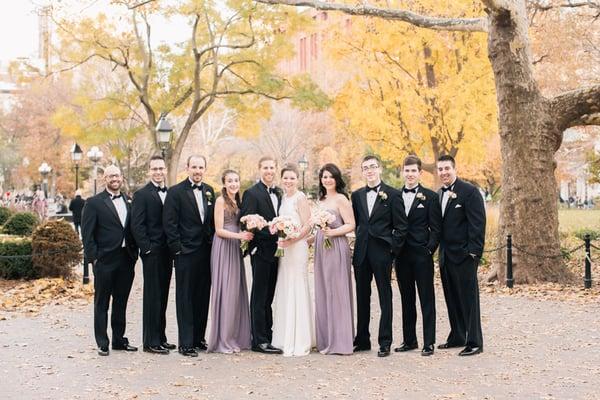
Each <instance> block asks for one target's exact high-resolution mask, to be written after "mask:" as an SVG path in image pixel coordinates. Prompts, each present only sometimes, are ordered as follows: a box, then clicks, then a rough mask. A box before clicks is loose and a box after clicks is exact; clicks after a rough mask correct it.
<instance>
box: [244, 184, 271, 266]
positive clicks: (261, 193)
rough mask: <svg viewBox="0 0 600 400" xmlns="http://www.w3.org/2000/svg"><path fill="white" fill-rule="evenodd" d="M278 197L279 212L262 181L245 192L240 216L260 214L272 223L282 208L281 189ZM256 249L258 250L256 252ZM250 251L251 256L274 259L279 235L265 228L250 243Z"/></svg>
mask: <svg viewBox="0 0 600 400" xmlns="http://www.w3.org/2000/svg"><path fill="white" fill-rule="evenodd" d="M276 196H277V200H278V201H277V212H276V210H275V209H274V208H273V202H272V201H271V196H270V194H269V192H268V189H267V187H266V186H265V184H264V183H262V181H259V182H258V183H256V184H255V185H254V186H252V187H250V188H249V189H248V190H246V191H245V192H244V196H243V197H242V207H241V212H240V216H241V217H243V216H245V215H248V214H258V215H260V216H262V217H263V218H264V219H265V220H266V221H267V222H269V221H271V220H272V219H273V218H275V217H276V216H277V213H278V212H279V207H280V206H281V190H280V189H279V188H277V192H276ZM254 249H256V252H255V251H254ZM248 250H249V251H250V254H256V255H257V256H260V257H262V258H264V259H267V260H271V259H273V258H274V257H275V251H276V250H277V235H271V233H270V232H269V228H268V227H265V228H264V229H262V230H261V231H259V232H257V233H255V234H254V239H253V240H252V241H251V242H250V245H249V246H248Z"/></svg>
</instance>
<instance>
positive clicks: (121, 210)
mask: <svg viewBox="0 0 600 400" xmlns="http://www.w3.org/2000/svg"><path fill="white" fill-rule="evenodd" d="M108 193H109V194H110V195H111V196H114V195H117V196H118V195H119V194H120V193H116V194H115V193H111V192H108ZM111 200H112V203H113V205H114V206H115V208H116V209H117V214H118V215H119V220H120V221H121V225H122V226H123V228H124V227H125V221H127V204H125V197H123V196H121V197H119V198H116V199H111ZM121 247H125V238H123V243H122V244H121Z"/></svg>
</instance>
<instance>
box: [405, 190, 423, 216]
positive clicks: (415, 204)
mask: <svg viewBox="0 0 600 400" xmlns="http://www.w3.org/2000/svg"><path fill="white" fill-rule="evenodd" d="M420 189H421V186H417V193H415V197H414V198H413V202H412V204H411V205H410V210H408V215H406V216H407V217H408V216H409V215H410V214H411V213H412V212H413V210H414V209H415V208H417V206H418V205H419V203H420V202H421V201H420V200H419V198H418V197H417V195H418V194H419V193H422V192H420V191H419V190H420Z"/></svg>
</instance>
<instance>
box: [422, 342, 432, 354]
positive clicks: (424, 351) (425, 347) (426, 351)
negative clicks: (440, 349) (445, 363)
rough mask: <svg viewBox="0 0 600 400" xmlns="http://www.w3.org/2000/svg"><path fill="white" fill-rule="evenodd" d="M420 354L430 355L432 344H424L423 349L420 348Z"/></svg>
mask: <svg viewBox="0 0 600 400" xmlns="http://www.w3.org/2000/svg"><path fill="white" fill-rule="evenodd" d="M421 355H422V356H432V355H433V345H432V344H430V345H429V346H424V347H423V350H421Z"/></svg>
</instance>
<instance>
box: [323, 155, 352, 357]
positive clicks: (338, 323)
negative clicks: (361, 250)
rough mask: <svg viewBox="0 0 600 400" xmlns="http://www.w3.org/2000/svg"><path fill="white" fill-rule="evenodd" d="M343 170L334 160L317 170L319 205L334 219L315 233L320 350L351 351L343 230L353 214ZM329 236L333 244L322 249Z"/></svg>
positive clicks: (349, 287)
mask: <svg viewBox="0 0 600 400" xmlns="http://www.w3.org/2000/svg"><path fill="white" fill-rule="evenodd" d="M345 187H346V184H345V183H344V180H343V179H342V173H341V171H340V169H339V168H338V167H337V166H336V165H335V164H325V165H324V166H323V168H321V170H320V171H319V200H320V202H319V207H320V208H322V209H325V210H328V211H330V212H332V213H333V214H335V217H336V220H335V221H334V222H333V223H332V224H331V226H330V227H327V228H325V229H323V230H320V231H318V232H317V235H316V237H315V310H316V311H315V317H316V331H317V349H318V350H319V351H320V352H321V353H322V354H352V352H353V340H354V310H353V295H352V279H351V271H350V269H351V255H350V246H349V245H348V239H347V238H346V234H347V233H349V232H352V231H353V230H354V214H353V213H352V206H351V204H350V201H349V200H348V195H347V194H346V190H345ZM325 237H329V238H330V241H331V244H332V247H331V248H330V249H325V248H324V247H323V241H324V240H325Z"/></svg>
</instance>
